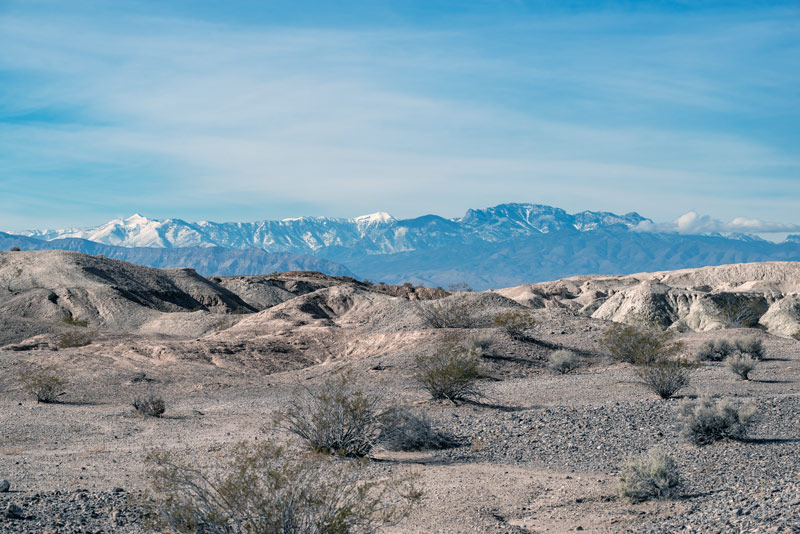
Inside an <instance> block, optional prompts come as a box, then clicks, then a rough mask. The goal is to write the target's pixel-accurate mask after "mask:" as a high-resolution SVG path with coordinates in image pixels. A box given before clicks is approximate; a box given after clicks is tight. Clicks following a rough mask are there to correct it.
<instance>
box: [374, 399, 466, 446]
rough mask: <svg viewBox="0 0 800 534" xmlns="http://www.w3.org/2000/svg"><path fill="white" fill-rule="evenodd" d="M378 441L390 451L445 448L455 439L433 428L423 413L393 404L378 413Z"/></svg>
mask: <svg viewBox="0 0 800 534" xmlns="http://www.w3.org/2000/svg"><path fill="white" fill-rule="evenodd" d="M380 422H381V427H382V428H381V434H380V437H379V438H378V442H379V443H380V444H381V445H382V446H383V447H384V448H386V449H388V450H390V451H420V450H426V449H446V448H448V447H453V446H455V445H457V441H456V440H455V439H454V438H452V437H450V436H448V435H447V434H445V433H443V432H440V431H439V430H437V429H435V428H433V425H431V422H430V420H429V419H428V418H427V417H426V416H425V414H422V413H419V412H416V411H414V410H411V409H409V408H407V407H405V406H393V407H391V408H389V409H388V410H386V411H384V412H383V413H382V414H381V415H380Z"/></svg>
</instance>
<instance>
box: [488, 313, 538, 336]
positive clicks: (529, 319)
mask: <svg viewBox="0 0 800 534" xmlns="http://www.w3.org/2000/svg"><path fill="white" fill-rule="evenodd" d="M492 323H494V325H495V326H497V327H500V328H502V329H503V330H504V331H505V332H506V334H508V335H509V336H510V337H511V338H512V339H516V340H518V341H521V340H524V339H526V336H525V331H526V330H528V329H529V328H533V326H534V325H535V324H536V320H535V319H534V318H533V316H532V315H531V313H530V312H528V311H524V310H511V311H505V312H501V313H498V314H497V315H495V316H494V319H492Z"/></svg>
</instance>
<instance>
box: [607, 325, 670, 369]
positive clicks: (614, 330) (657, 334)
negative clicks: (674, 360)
mask: <svg viewBox="0 0 800 534" xmlns="http://www.w3.org/2000/svg"><path fill="white" fill-rule="evenodd" d="M670 340H671V334H670V333H668V332H662V331H660V330H654V329H651V328H644V327H640V326H631V325H624V324H620V323H614V324H612V325H611V326H609V327H608V328H607V329H606V331H605V332H604V333H603V337H602V338H600V345H601V346H602V347H604V348H605V349H606V350H608V352H609V353H611V356H612V357H613V358H614V359H615V360H617V361H620V362H626V363H633V364H643V363H647V362H648V361H650V360H653V359H659V358H661V357H662V356H664V355H674V354H677V353H678V352H679V351H680V349H681V347H682V345H681V344H680V343H673V342H671V341H670Z"/></svg>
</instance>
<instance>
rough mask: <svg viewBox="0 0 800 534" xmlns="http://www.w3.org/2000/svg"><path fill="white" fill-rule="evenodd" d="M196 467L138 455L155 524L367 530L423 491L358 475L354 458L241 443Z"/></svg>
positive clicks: (169, 457) (316, 533)
mask: <svg viewBox="0 0 800 534" xmlns="http://www.w3.org/2000/svg"><path fill="white" fill-rule="evenodd" d="M226 458H230V459H229V460H227V461H225V462H224V463H223V461H222V460H220V461H218V463H217V465H215V466H213V467H212V468H211V469H209V470H201V469H197V468H195V467H193V466H191V465H188V464H186V463H184V461H182V459H180V458H179V457H178V455H177V454H175V453H170V452H168V451H166V450H163V449H157V450H153V451H150V452H149V453H148V454H147V456H146V457H145V465H146V474H147V476H148V478H149V482H150V487H151V490H150V491H149V492H148V494H147V500H146V504H147V507H148V508H149V509H150V512H151V518H152V523H154V524H153V525H151V526H152V527H153V529H154V530H158V531H159V532H180V533H188V532H195V533H203V534H273V533H274V534H301V533H302V534H349V533H359V534H366V533H374V532H377V531H378V530H379V529H380V528H381V527H382V526H387V525H392V524H396V523H397V522H398V521H400V520H401V519H402V518H404V517H406V516H407V515H408V514H409V512H410V511H411V510H412V508H413V506H415V505H416V503H417V502H419V500H420V499H421V497H422V493H421V492H419V491H418V490H416V488H414V486H413V477H405V478H397V477H395V478H388V479H383V480H373V481H360V480H359V477H360V476H361V474H362V473H363V467H362V466H361V463H360V462H342V461H337V462H335V463H334V462H332V461H331V460H330V459H326V458H324V457H322V456H319V455H313V454H296V453H290V452H288V451H286V450H285V449H282V448H279V447H275V446H274V445H272V444H270V443H268V442H262V443H260V444H258V445H250V444H247V443H240V444H239V445H237V446H236V447H235V448H234V450H233V452H232V454H231V455H226Z"/></svg>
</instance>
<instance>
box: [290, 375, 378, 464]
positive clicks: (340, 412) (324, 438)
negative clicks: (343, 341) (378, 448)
mask: <svg viewBox="0 0 800 534" xmlns="http://www.w3.org/2000/svg"><path fill="white" fill-rule="evenodd" d="M353 382H354V379H353V375H352V373H351V372H350V371H346V372H344V373H342V374H341V375H340V376H338V377H332V378H329V379H328V380H326V381H325V382H324V383H323V384H322V385H320V386H319V387H317V388H314V389H312V388H308V387H303V388H302V389H303V393H302V394H298V395H296V396H295V398H294V399H293V400H292V402H290V406H289V408H288V409H287V410H286V411H285V412H283V413H280V414H279V415H278V424H279V425H280V426H281V427H283V428H284V429H286V430H288V431H289V432H291V433H293V434H295V435H297V436H299V437H300V439H302V440H303V441H304V442H305V443H306V444H307V445H308V447H309V448H310V449H311V450H313V451H314V452H319V453H325V454H338V455H341V456H355V457H361V456H366V455H367V454H369V452H370V451H371V450H372V448H373V447H374V446H375V444H376V443H377V441H378V438H379V436H380V431H381V422H380V417H379V416H380V412H379V410H378V400H379V399H378V398H377V397H375V396H373V395H369V394H367V393H365V392H364V391H362V390H360V389H357V388H356V387H355V386H354V385H353Z"/></svg>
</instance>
